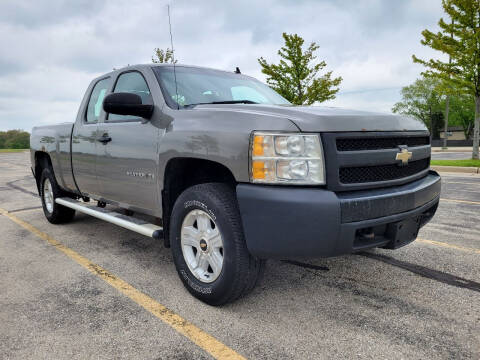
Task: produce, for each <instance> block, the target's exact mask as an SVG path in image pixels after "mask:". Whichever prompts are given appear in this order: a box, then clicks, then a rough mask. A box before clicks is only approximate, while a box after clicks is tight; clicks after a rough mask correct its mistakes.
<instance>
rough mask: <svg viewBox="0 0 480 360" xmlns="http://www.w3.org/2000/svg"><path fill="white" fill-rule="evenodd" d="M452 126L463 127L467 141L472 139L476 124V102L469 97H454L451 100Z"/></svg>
mask: <svg viewBox="0 0 480 360" xmlns="http://www.w3.org/2000/svg"><path fill="white" fill-rule="evenodd" d="M450 110H451V111H450V121H449V122H450V124H451V125H456V126H461V127H462V128H463V133H464V135H465V139H470V137H471V136H472V133H473V126H474V122H475V101H474V99H473V98H472V97H471V96H469V95H457V96H452V97H451V99H450Z"/></svg>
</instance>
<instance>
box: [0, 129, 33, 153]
mask: <svg viewBox="0 0 480 360" xmlns="http://www.w3.org/2000/svg"><path fill="white" fill-rule="evenodd" d="M28 148H30V134H29V133H28V132H26V131H23V130H8V131H0V149H28Z"/></svg>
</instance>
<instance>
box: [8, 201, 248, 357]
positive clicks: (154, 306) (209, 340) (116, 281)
mask: <svg viewBox="0 0 480 360" xmlns="http://www.w3.org/2000/svg"><path fill="white" fill-rule="evenodd" d="M0 214H1V215H4V216H6V217H7V218H9V219H10V220H12V221H13V222H15V223H17V224H18V225H20V226H21V227H23V228H24V229H26V230H28V231H30V232H31V233H32V234H35V235H36V236H38V237H39V238H41V239H43V240H45V241H47V242H48V243H49V244H50V245H52V246H54V247H55V248H56V249H57V250H59V251H61V252H63V253H64V254H65V255H67V256H68V257H69V258H71V259H72V260H74V261H75V262H76V263H78V264H80V265H81V266H83V267H84V268H85V269H87V270H88V271H90V272H91V273H93V274H94V275H96V276H98V277H99V278H101V279H102V280H104V281H105V282H107V283H108V284H109V285H111V286H113V287H114V288H115V289H117V290H118V291H119V292H121V293H122V294H124V295H126V296H128V297H129V298H130V299H132V300H133V301H135V302H136V303H137V304H138V305H140V306H142V307H143V308H144V309H145V310H148V311H149V312H150V313H152V314H153V315H155V316H156V317H157V318H159V319H160V320H162V321H163V322H164V323H166V324H167V325H169V326H171V327H172V328H174V329H175V330H176V331H178V332H179V333H180V334H182V335H184V336H185V337H187V338H188V339H189V340H191V341H192V342H194V343H195V344H196V345H198V346H199V347H200V348H202V349H203V350H205V351H206V352H208V353H209V354H210V355H212V356H213V357H214V358H216V359H245V358H244V357H243V356H241V355H240V354H238V353H237V352H235V351H234V350H232V349H231V348H229V347H228V346H227V345H225V344H223V343H221V342H220V341H218V340H217V339H215V338H214V337H213V336H212V335H210V334H208V333H207V332H205V331H203V330H202V329H200V328H198V327H196V326H195V325H194V324H192V323H190V322H188V321H187V320H185V319H184V318H182V317H181V316H180V315H177V314H176V313H175V312H173V311H172V310H170V309H168V308H167V307H165V306H164V305H162V304H160V303H158V302H157V301H155V300H154V299H153V298H151V297H150V296H148V295H146V294H144V293H142V292H141V291H139V290H137V289H135V288H134V287H133V286H132V285H130V284H128V283H127V282H125V281H124V280H122V279H120V278H118V277H117V276H115V275H113V274H111V273H110V272H108V270H106V269H104V268H102V267H101V266H99V265H97V264H94V263H92V262H91V261H90V260H88V259H87V258H85V257H83V256H82V255H80V254H79V253H77V252H76V251H74V250H72V249H70V248H68V247H66V246H65V245H63V244H61V243H59V242H58V241H57V240H55V239H54V238H52V237H51V236H50V235H48V234H46V233H44V232H42V231H40V230H39V229H37V228H36V227H34V226H33V225H30V224H29V223H27V222H25V221H23V220H21V219H19V218H18V217H16V216H15V215H12V214H10V213H8V212H7V211H6V210H3V209H1V208H0Z"/></svg>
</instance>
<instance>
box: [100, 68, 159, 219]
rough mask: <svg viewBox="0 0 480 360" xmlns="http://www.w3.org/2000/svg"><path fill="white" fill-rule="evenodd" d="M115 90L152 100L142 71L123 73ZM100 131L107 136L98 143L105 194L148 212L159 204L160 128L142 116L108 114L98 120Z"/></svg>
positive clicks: (103, 195) (101, 184)
mask: <svg viewBox="0 0 480 360" xmlns="http://www.w3.org/2000/svg"><path fill="white" fill-rule="evenodd" d="M152 85H153V84H152ZM113 92H130V93H134V94H137V95H139V96H140V97H141V98H142V103H144V104H153V99H152V95H151V93H150V86H149V85H148V84H147V81H146V80H145V77H144V76H143V75H142V73H141V72H140V71H127V72H123V73H120V74H119V75H118V77H117V79H116V83H115V85H114V88H113ZM98 135H99V138H100V139H101V138H104V139H106V141H105V142H103V143H102V142H98V145H97V177H98V182H99V186H100V191H101V195H102V198H104V199H105V200H108V201H110V202H113V203H118V204H119V205H122V206H124V207H128V208H132V209H133V210H134V209H139V210H142V211H144V212H146V213H150V212H151V211H150V210H152V209H156V208H158V196H157V187H156V179H155V176H156V168H157V163H158V150H157V143H158V139H159V129H158V128H157V127H155V126H154V125H152V123H151V122H150V121H147V120H145V119H143V118H139V117H135V116H130V115H115V114H107V115H106V117H105V120H104V121H103V122H102V123H100V124H99V128H98Z"/></svg>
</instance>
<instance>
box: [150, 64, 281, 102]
mask: <svg viewBox="0 0 480 360" xmlns="http://www.w3.org/2000/svg"><path fill="white" fill-rule="evenodd" d="M153 70H154V72H155V74H156V76H157V79H158V81H159V82H160V86H161V87H162V91H163V95H164V97H165V100H166V102H167V104H168V106H170V107H171V108H174V109H176V108H177V107H188V106H193V105H197V104H219V103H220V104H232V103H244V104H271V105H274V104H275V105H289V104H290V103H289V102H288V101H287V100H285V99H284V98H283V97H281V96H280V95H279V94H277V93H276V92H275V91H274V90H272V89H271V88H270V87H268V86H267V85H265V84H263V83H261V82H260V81H258V80H255V79H253V78H250V77H247V76H243V75H241V74H236V73H233V72H232V73H231V74H230V73H228V72H225V71H218V70H209V69H199V68H191V67H183V66H177V67H176V77H177V90H176V91H175V77H174V74H173V66H157V67H154V68H153ZM177 94H178V95H177Z"/></svg>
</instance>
